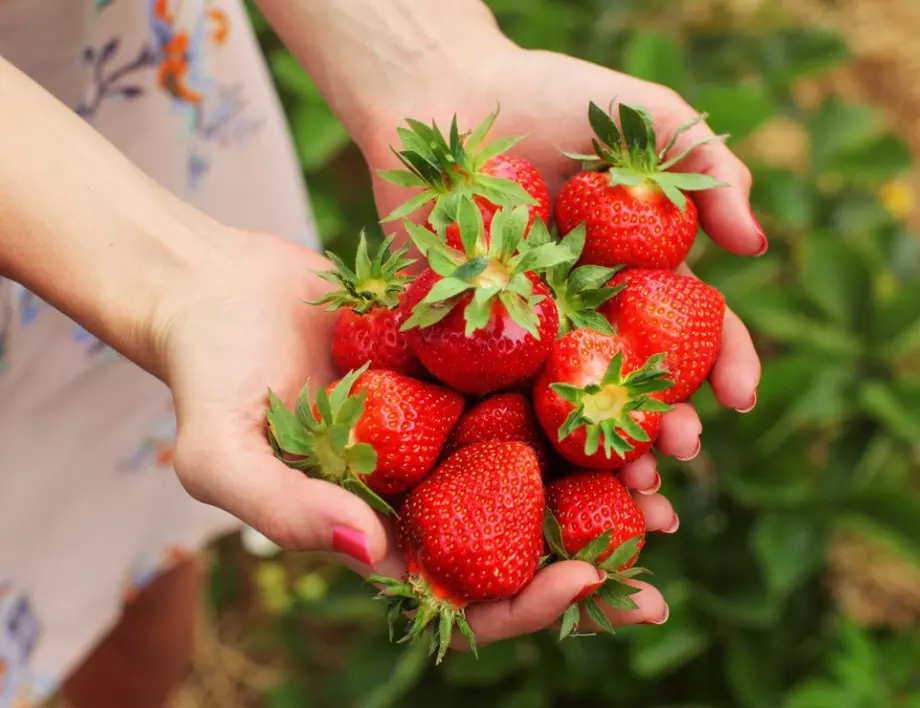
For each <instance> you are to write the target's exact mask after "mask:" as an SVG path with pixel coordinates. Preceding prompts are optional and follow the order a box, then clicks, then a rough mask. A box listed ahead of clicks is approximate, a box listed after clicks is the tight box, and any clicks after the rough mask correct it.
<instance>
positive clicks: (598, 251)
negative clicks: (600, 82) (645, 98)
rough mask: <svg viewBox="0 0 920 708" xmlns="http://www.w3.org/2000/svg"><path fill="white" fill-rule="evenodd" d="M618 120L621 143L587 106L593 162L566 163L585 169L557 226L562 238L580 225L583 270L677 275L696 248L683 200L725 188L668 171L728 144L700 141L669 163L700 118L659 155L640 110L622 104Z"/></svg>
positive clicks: (559, 202) (690, 213)
mask: <svg viewBox="0 0 920 708" xmlns="http://www.w3.org/2000/svg"><path fill="white" fill-rule="evenodd" d="M619 113H620V123H621V126H622V135H621V133H620V130H618V129H617V126H616V124H615V123H614V121H613V119H612V117H611V116H610V115H608V114H607V113H606V112H604V111H603V110H602V109H601V108H599V107H598V106H597V105H595V104H594V103H592V104H590V107H589V109H588V119H589V122H590V123H591V127H592V128H593V129H594V132H595V133H596V135H597V139H596V140H594V141H593V142H594V149H595V152H596V155H577V154H572V155H570V157H573V158H575V159H577V160H580V161H582V162H583V163H584V164H585V166H586V168H588V169H586V171H583V172H579V173H578V174H576V175H574V176H573V177H571V178H570V179H569V180H568V181H566V183H565V184H564V185H563V187H562V189H561V190H560V192H559V195H558V196H557V197H556V224H557V225H558V226H559V231H560V233H562V234H567V233H569V232H570V231H571V230H572V229H574V228H575V227H576V226H578V225H579V224H582V223H583V224H585V227H586V229H587V241H586V244H585V250H584V253H583V254H582V256H581V261H580V262H581V263H591V264H594V265H601V266H616V265H625V266H627V267H630V268H669V269H673V268H676V267H677V266H678V265H679V264H680V263H682V262H683V260H684V258H686V256H687V253H689V251H690V248H691V246H693V241H694V239H695V237H696V232H697V229H698V227H699V218H698V214H697V209H696V205H695V204H694V203H693V200H691V199H687V197H686V195H685V194H684V192H690V191H699V190H705V189H711V188H713V187H724V186H727V185H725V183H723V182H720V181H719V180H716V179H715V178H713V177H710V176H709V175H703V174H692V173H681V172H669V171H668V170H669V169H670V168H671V167H673V166H674V165H676V164H677V163H678V162H680V161H681V160H683V159H684V158H685V157H686V156H687V155H688V154H689V153H690V152H691V151H693V150H694V149H696V148H697V147H699V146H700V145H702V144H704V143H707V142H713V141H716V140H724V138H725V136H714V137H711V138H707V139H704V140H701V141H699V142H697V143H695V144H694V145H692V146H691V147H689V148H688V149H686V150H685V151H683V152H682V153H680V154H679V155H677V156H676V157H673V158H670V159H668V157H667V156H668V153H670V151H671V148H673V147H674V144H675V142H676V141H677V139H678V138H679V137H680V136H681V135H682V134H683V133H685V132H686V131H687V130H689V129H690V128H692V127H693V126H695V125H697V124H698V123H701V122H703V121H704V120H705V119H706V117H705V116H699V117H698V118H696V119H695V120H693V121H690V122H688V123H686V124H685V125H683V126H681V127H680V128H679V129H678V130H676V131H675V133H674V135H673V137H672V138H671V141H670V142H669V143H668V144H667V145H666V146H665V148H664V149H663V150H662V151H661V152H660V153H659V152H658V151H657V137H656V135H655V130H654V127H653V125H652V118H651V116H650V115H649V114H648V113H647V112H646V111H645V110H644V109H643V108H638V107H632V106H627V105H625V104H620V110H619Z"/></svg>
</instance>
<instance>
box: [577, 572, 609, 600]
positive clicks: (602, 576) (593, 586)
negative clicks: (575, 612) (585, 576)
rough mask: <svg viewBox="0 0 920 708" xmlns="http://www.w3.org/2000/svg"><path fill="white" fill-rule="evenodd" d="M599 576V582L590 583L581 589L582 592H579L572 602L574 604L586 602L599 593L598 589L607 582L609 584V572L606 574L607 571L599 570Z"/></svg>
mask: <svg viewBox="0 0 920 708" xmlns="http://www.w3.org/2000/svg"><path fill="white" fill-rule="evenodd" d="M597 576H598V577H597V580H595V581H593V582H590V583H588V584H587V585H585V586H584V587H583V588H582V589H581V592H579V593H578V594H577V595H576V596H575V597H574V598H573V599H572V602H573V603H576V602H581V601H582V600H584V599H585V598H586V597H590V596H591V595H593V594H594V593H595V592H597V589H598V588H599V587H600V586H601V585H603V584H604V583H605V582H607V572H606V571H604V570H600V569H598V571H597Z"/></svg>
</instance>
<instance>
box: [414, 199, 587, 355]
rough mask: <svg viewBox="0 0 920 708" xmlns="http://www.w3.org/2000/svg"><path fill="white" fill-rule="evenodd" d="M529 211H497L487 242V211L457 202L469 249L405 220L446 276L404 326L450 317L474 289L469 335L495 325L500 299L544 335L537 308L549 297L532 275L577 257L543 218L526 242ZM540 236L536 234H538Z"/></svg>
mask: <svg viewBox="0 0 920 708" xmlns="http://www.w3.org/2000/svg"><path fill="white" fill-rule="evenodd" d="M528 219H529V215H528V212H527V207H526V206H524V205H520V206H516V207H514V208H510V209H509V208H503V209H499V210H498V211H496V212H495V215H494V216H493V217H492V223H491V226H490V233H491V238H490V239H489V241H488V242H487V241H486V238H485V226H484V224H483V220H482V213H481V212H480V211H479V208H478V207H477V206H476V204H475V203H474V202H473V200H472V199H470V198H468V197H463V198H461V199H460V200H459V202H458V205H457V225H458V227H459V229H460V239H461V241H462V243H463V249H464V251H463V252H460V251H458V250H456V249H454V248H451V247H450V246H448V245H447V244H446V243H445V241H444V239H443V237H442V236H441V235H439V234H434V233H432V232H431V231H430V230H428V229H426V228H424V227H421V226H417V225H416V224H413V223H412V222H410V221H408V220H407V221H406V222H405V227H406V230H407V231H408V232H409V236H410V238H411V239H412V241H413V242H414V243H415V245H416V247H417V248H418V249H419V251H420V252H421V253H422V254H423V255H424V256H425V258H426V259H427V260H428V264H429V266H430V267H431V269H432V270H434V271H435V273H437V274H438V275H440V276H442V277H441V280H439V281H438V282H437V283H435V285H434V287H432V288H431V290H430V291H429V292H428V294H427V295H426V296H425V297H424V298H422V300H421V301H419V303H418V304H417V305H416V306H415V307H414V308H413V310H412V314H411V316H410V317H409V318H407V319H406V321H405V322H404V323H403V325H402V330H403V331H405V330H408V329H412V328H413V327H430V326H431V325H433V324H436V323H437V322H440V321H441V320H442V319H444V318H445V317H447V315H449V314H450V313H451V312H452V311H453V309H454V308H455V307H456V306H457V305H458V304H459V302H460V300H461V299H462V297H463V296H464V295H465V294H467V293H472V295H473V297H472V298H471V299H470V300H469V302H468V303H467V305H466V308H465V310H464V320H465V322H466V336H467V337H469V336H470V335H472V334H473V333H474V332H475V331H476V330H478V329H482V328H483V327H485V326H486V325H487V324H488V323H489V319H490V317H491V315H492V306H493V304H494V303H495V301H496V300H498V301H499V302H500V303H501V304H502V305H503V306H504V308H505V309H506V310H507V312H508V314H509V315H510V316H511V319H512V320H513V321H514V322H515V323H517V324H518V325H520V326H521V327H522V328H523V329H524V330H526V331H527V332H529V333H530V334H531V335H532V336H533V337H534V338H535V339H539V338H540V332H539V326H540V322H539V321H538V319H537V315H536V313H535V312H534V308H535V306H536V305H537V304H538V303H540V302H541V301H542V300H543V298H544V296H543V295H534V293H533V283H532V282H531V281H530V279H529V278H528V277H527V274H528V273H538V274H539V273H543V272H545V271H546V270H548V269H550V268H552V267H553V266H556V265H558V264H560V263H564V262H566V261H571V260H572V255H571V252H570V251H569V249H568V248H566V247H565V246H563V245H561V244H559V243H555V242H553V241H552V240H551V239H550V238H549V235H548V233H546V234H545V235H544V232H546V226H545V225H544V224H543V222H542V221H540V220H539V219H537V220H535V221H534V223H533V226H532V228H531V235H530V237H529V238H528V239H527V240H526V241H525V240H524V234H525V232H526V230H527V222H528ZM534 236H536V238H534Z"/></svg>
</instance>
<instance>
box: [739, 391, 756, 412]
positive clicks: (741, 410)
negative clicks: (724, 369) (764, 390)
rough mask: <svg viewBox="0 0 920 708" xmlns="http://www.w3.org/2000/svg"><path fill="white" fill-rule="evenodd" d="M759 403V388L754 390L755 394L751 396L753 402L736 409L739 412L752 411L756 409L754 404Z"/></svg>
mask: <svg viewBox="0 0 920 708" xmlns="http://www.w3.org/2000/svg"><path fill="white" fill-rule="evenodd" d="M756 405H757V390H756V389H755V390H754V395H753V396H752V397H751V404H750V405H749V406H746V407H745V408H736V409H735V410H736V411H738V412H739V413H750V412H751V411H752V410H754V406H756Z"/></svg>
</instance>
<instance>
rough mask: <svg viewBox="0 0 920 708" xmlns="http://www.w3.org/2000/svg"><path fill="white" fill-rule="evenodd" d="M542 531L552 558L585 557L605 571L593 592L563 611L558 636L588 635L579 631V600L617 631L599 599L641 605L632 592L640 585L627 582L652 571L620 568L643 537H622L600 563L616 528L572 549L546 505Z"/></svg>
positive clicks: (595, 618) (615, 606) (606, 628)
mask: <svg viewBox="0 0 920 708" xmlns="http://www.w3.org/2000/svg"><path fill="white" fill-rule="evenodd" d="M543 535H544V537H545V538H546V543H547V545H548V546H549V549H550V558H551V562H555V561H561V560H578V561H583V562H585V563H590V564H591V565H593V566H594V567H595V568H597V569H598V570H599V571H600V572H602V573H603V574H604V580H603V582H602V583H601V585H599V586H598V588H597V589H596V590H594V592H592V593H591V594H590V595H589V596H588V597H586V598H584V599H583V600H582V601H581V603H577V602H573V603H572V604H571V605H569V607H568V608H567V609H566V611H565V613H564V614H563V615H562V621H561V626H560V628H559V640H560V641H561V640H563V639H565V638H566V637H576V636H585V635H584V634H581V633H579V632H578V624H579V621H580V619H581V611H580V609H579V604H581V605H582V606H584V608H585V612H587V614H588V616H589V617H590V618H591V619H592V620H593V621H594V623H595V624H596V625H597V626H599V627H600V628H601V629H602V630H603V631H605V632H607V633H609V634H614V628H613V625H612V624H611V623H610V620H609V619H608V618H607V615H606V614H605V613H604V611H603V610H602V609H601V606H600V604H599V602H600V603H603V604H604V605H606V606H607V607H610V608H612V609H616V610H635V609H637V608H638V605H636V603H635V601H634V600H633V599H632V597H630V596H631V595H633V594H635V593H637V592H639V589H640V588H637V587H634V586H632V585H627V584H626V581H627V580H629V579H630V578H634V577H636V576H637V575H642V574H649V575H650V574H651V571H649V570H648V569H646V568H639V567H635V566H634V567H632V568H627V569H625V570H620V568H622V567H623V566H624V565H626V563H628V562H629V561H630V560H631V559H632V558H635V557H636V554H637V553H638V552H639V543H640V542H641V540H642V537H641V536H635V537H634V538H630V539H627V540H626V541H623V543H621V544H620V545H619V546H617V547H616V548H615V549H614V550H613V552H612V553H611V554H610V555H609V556H608V557H607V558H606V559H604V560H603V561H602V562H600V563H598V562H597V559H598V557H600V556H601V554H603V553H604V552H605V551H606V550H607V548H608V547H609V546H610V541H611V539H612V538H613V529H607V530H606V531H604V532H603V533H602V534H600V535H599V536H598V537H597V538H595V539H593V540H592V541H591V542H590V543H588V544H587V545H585V546H584V547H583V548H582V549H581V550H579V551H578V552H577V553H569V552H568V551H567V550H566V548H565V544H564V543H563V539H562V527H561V526H560V525H559V520H558V519H556V517H555V516H554V515H553V512H552V511H550V510H549V509H547V510H546V514H545V515H544V517H543Z"/></svg>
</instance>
